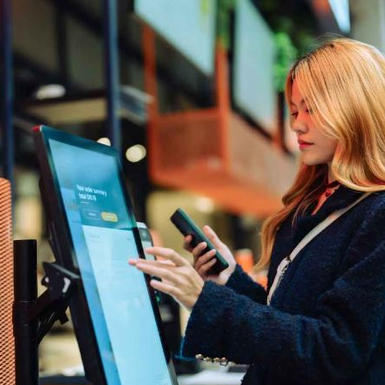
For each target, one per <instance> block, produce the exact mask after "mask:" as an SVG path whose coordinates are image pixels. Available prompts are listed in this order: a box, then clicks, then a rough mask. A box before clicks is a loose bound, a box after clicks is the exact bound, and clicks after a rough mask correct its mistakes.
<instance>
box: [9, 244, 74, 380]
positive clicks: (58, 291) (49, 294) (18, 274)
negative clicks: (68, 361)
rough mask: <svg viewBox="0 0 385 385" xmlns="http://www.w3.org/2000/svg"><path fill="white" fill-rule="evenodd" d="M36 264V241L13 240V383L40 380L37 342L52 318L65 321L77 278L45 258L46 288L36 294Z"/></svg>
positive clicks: (50, 325) (48, 327)
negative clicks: (14, 380) (14, 372)
mask: <svg viewBox="0 0 385 385" xmlns="http://www.w3.org/2000/svg"><path fill="white" fill-rule="evenodd" d="M36 267H37V247H36V241H35V240H20V241H14V308H13V324H14V335H15V351H16V361H15V364H16V385H38V384H39V359H38V345H39V343H40V341H41V340H42V339H43V337H44V336H45V335H46V334H47V332H48V331H49V330H50V329H51V327H52V325H53V324H54V323H55V321H57V320H59V321H60V323H61V324H64V323H65V322H67V321H68V318H67V316H66V314H65V311H66V309H67V307H68V305H69V300H70V298H71V297H72V296H73V295H74V294H76V292H77V286H78V285H77V284H78V282H79V281H80V277H79V276H78V275H76V274H74V273H72V272H70V271H69V270H66V269H64V268H63V267H62V266H60V265H58V264H57V263H46V262H44V263H43V267H44V271H45V276H44V278H43V280H42V284H43V285H44V286H46V287H47V290H46V291H45V292H44V293H43V294H42V295H41V296H40V297H37V276H36Z"/></svg>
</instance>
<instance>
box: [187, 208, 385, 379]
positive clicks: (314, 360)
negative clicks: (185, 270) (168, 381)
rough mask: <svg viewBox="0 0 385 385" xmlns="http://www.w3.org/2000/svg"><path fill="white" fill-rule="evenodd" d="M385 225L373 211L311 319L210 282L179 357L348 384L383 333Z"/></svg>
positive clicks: (384, 213) (383, 216) (383, 215)
mask: <svg viewBox="0 0 385 385" xmlns="http://www.w3.org/2000/svg"><path fill="white" fill-rule="evenodd" d="M382 206H385V205H382ZM384 228H385V207H382V209H381V210H376V213H372V214H370V215H369V214H368V216H367V217H366V220H365V221H364V222H363V223H362V224H361V226H360V228H359V230H358V231H357V232H356V235H355V237H354V239H353V240H352V241H351V243H350V246H349V247H348V249H347V250H346V254H345V257H344V260H343V262H342V266H341V271H340V274H339V276H338V278H337V279H336V280H335V282H334V284H333V286H332V287H331V289H329V290H328V291H326V292H325V293H324V294H323V295H322V296H321V297H320V298H319V299H318V303H317V308H316V310H317V311H316V314H317V315H316V316H314V317H308V316H303V315H292V314H289V313H284V312H281V311H278V310H276V309H274V308H272V307H268V306H266V305H261V304H258V303H256V302H254V301H252V300H251V299H250V298H248V297H246V296H243V295H239V294H238V293H236V292H235V291H234V290H232V289H231V288H230V287H223V286H219V285H216V284H215V283H212V282H206V283H205V285H204V288H203V291H202V293H201V295H200V296H199V298H198V301H197V303H196V305H195V306H194V308H193V311H192V313H191V317H190V319H189V322H188V326H187V329H186V336H185V341H184V345H183V351H182V354H183V355H184V356H194V355H195V354H203V355H204V356H209V357H227V358H228V359H229V360H231V361H234V362H236V363H241V364H254V363H255V364H259V365H261V366H262V367H265V368H266V369H269V368H270V369H272V370H274V371H275V373H276V374H277V375H278V376H284V377H285V378H288V379H289V378H290V379H291V380H292V381H293V382H295V383H296V384H312V385H316V384H325V383H333V384H334V383H336V384H337V383H338V384H339V383H349V381H350V380H351V379H353V378H355V377H357V376H358V375H359V374H360V373H361V372H362V371H363V370H364V368H365V366H366V365H367V364H368V362H369V359H370V357H371V354H372V352H373V350H374V349H375V348H376V347H377V346H378V343H379V341H380V339H381V335H382V334H381V333H383V330H382V329H383V327H384V317H385V231H384Z"/></svg>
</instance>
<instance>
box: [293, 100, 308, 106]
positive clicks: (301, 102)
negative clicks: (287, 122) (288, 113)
mask: <svg viewBox="0 0 385 385" xmlns="http://www.w3.org/2000/svg"><path fill="white" fill-rule="evenodd" d="M299 104H300V105H301V104H305V99H302V100H301V101H300V102H299ZM290 105H292V106H294V107H296V106H297V104H295V103H294V102H293V101H290Z"/></svg>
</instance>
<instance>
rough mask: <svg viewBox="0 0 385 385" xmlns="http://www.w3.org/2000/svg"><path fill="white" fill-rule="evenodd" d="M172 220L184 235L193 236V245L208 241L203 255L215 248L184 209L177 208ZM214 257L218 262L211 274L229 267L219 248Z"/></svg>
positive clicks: (212, 268)
mask: <svg viewBox="0 0 385 385" xmlns="http://www.w3.org/2000/svg"><path fill="white" fill-rule="evenodd" d="M170 220H171V222H172V223H173V224H174V225H175V226H176V228H177V229H178V230H179V231H180V232H181V233H182V234H183V235H184V236H187V235H191V236H192V241H191V245H192V246H193V247H195V246H197V245H198V244H199V243H201V242H206V244H207V247H206V248H205V249H204V250H203V251H202V255H203V254H205V253H207V252H208V251H210V250H213V249H215V246H214V245H213V244H212V243H211V242H210V241H209V239H208V238H207V237H206V235H205V234H204V233H203V232H202V231H201V229H200V228H199V227H198V226H197V225H196V224H195V223H194V221H193V220H192V219H191V218H190V217H189V216H188V215H187V214H186V212H185V211H183V210H182V209H180V208H179V209H177V210H176V211H175V213H174V214H172V215H171V217H170ZM213 258H216V260H217V262H216V263H215V264H214V265H213V266H212V267H211V269H210V271H209V273H210V274H211V273H212V274H219V273H220V272H221V271H223V270H225V269H227V268H228V267H229V264H228V263H227V261H226V260H225V259H224V258H223V256H222V255H221V254H220V253H219V251H218V250H217V252H216V254H215V255H214V257H213Z"/></svg>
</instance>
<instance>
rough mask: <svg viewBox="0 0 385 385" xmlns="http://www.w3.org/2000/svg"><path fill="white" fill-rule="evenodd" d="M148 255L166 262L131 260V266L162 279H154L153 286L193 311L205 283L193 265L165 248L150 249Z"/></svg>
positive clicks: (147, 249)
mask: <svg viewBox="0 0 385 385" xmlns="http://www.w3.org/2000/svg"><path fill="white" fill-rule="evenodd" d="M145 252H146V253H148V254H152V255H157V256H160V257H162V258H164V259H165V261H148V260H145V259H131V260H130V261H129V264H130V265H132V266H136V268H137V269H139V270H140V271H143V272H144V273H147V274H149V275H154V276H156V277H159V278H161V279H162V281H161V282H160V281H157V280H155V279H152V280H151V281H150V284H151V286H152V287H153V288H154V289H156V290H159V291H162V292H163V293H166V294H170V295H171V296H173V297H174V298H175V300H176V301H178V302H179V303H180V304H181V305H183V306H184V307H186V308H187V309H188V310H191V309H192V307H193V306H194V305H195V302H196V301H197V299H198V297H199V294H200V293H201V291H202V288H203V284H204V281H203V279H202V278H201V277H200V276H199V274H198V273H197V272H196V271H195V269H194V268H193V267H192V265H191V264H190V263H189V262H188V261H187V260H186V259H185V258H183V257H181V256H180V255H179V254H178V253H177V252H176V251H174V250H172V249H166V248H164V247H149V248H146V250H145Z"/></svg>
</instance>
